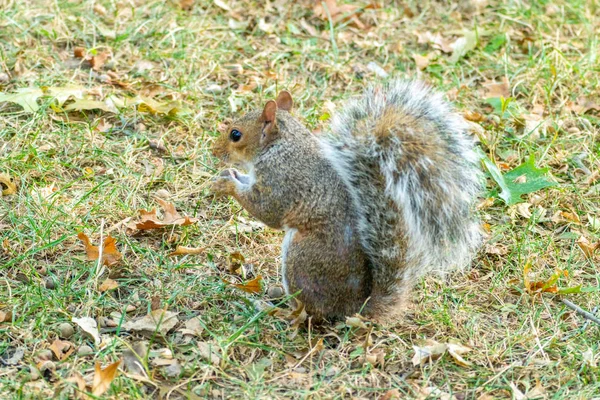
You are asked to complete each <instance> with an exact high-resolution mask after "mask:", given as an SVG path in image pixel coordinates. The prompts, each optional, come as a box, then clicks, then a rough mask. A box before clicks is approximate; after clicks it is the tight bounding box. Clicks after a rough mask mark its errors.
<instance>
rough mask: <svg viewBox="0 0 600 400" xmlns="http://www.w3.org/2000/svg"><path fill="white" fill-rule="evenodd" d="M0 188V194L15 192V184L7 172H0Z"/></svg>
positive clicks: (5, 194) (6, 194)
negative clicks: (0, 191)
mask: <svg viewBox="0 0 600 400" xmlns="http://www.w3.org/2000/svg"><path fill="white" fill-rule="evenodd" d="M5 188H6V189H5ZM0 189H1V190H2V196H8V195H9V194H15V193H17V185H16V184H15V183H14V182H13V180H12V179H11V178H10V176H9V175H8V174H3V173H0Z"/></svg>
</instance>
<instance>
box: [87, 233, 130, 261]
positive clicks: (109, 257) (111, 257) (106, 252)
mask: <svg viewBox="0 0 600 400" xmlns="http://www.w3.org/2000/svg"><path fill="white" fill-rule="evenodd" d="M77 237H78V238H79V240H81V241H82V242H83V245H84V246H85V252H86V255H87V259H88V260H89V261H93V260H97V259H98V257H99V256H100V251H99V250H100V249H99V247H98V246H94V245H92V243H91V242H90V239H89V238H88V237H87V235H86V234H85V233H83V232H79V233H78V234H77ZM116 243H117V242H116V240H115V238H114V237H112V236H110V235H109V236H107V237H106V239H104V243H103V244H102V264H103V265H106V266H111V265H115V264H116V263H118V262H119V261H120V260H121V258H122V256H123V255H122V254H121V253H119V251H118V250H117V246H116Z"/></svg>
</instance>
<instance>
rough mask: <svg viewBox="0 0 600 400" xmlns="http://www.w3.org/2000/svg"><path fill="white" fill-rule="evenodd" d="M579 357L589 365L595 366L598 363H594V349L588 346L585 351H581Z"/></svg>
mask: <svg viewBox="0 0 600 400" xmlns="http://www.w3.org/2000/svg"><path fill="white" fill-rule="evenodd" d="M581 358H583V361H584V362H585V363H586V364H587V365H588V366H590V367H592V368H596V367H598V364H597V363H596V357H595V356H594V350H592V348H591V347H588V349H587V350H586V351H584V352H583V353H581Z"/></svg>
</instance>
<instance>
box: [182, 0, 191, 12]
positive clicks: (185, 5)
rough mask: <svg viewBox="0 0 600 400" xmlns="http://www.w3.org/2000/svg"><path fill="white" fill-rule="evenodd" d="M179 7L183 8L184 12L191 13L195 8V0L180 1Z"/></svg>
mask: <svg viewBox="0 0 600 400" xmlns="http://www.w3.org/2000/svg"><path fill="white" fill-rule="evenodd" d="M179 7H181V9H182V10H185V11H190V10H191V9H192V8H194V0H180V1H179Z"/></svg>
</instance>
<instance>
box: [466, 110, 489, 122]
mask: <svg viewBox="0 0 600 400" xmlns="http://www.w3.org/2000/svg"><path fill="white" fill-rule="evenodd" d="M463 117H465V119H466V120H467V121H471V122H481V121H483V120H485V117H484V116H483V114H481V113H479V112H477V111H465V112H464V113H463Z"/></svg>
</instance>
